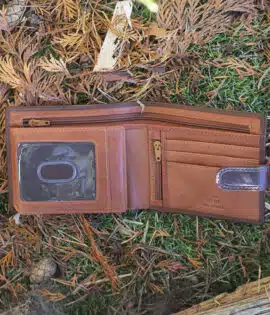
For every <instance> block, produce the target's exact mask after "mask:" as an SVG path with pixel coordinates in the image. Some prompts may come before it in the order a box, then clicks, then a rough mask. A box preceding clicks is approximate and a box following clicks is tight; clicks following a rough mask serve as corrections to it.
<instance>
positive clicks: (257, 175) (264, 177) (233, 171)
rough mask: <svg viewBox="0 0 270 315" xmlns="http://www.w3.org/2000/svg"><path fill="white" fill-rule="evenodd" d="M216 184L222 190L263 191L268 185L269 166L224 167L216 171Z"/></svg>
mask: <svg viewBox="0 0 270 315" xmlns="http://www.w3.org/2000/svg"><path fill="white" fill-rule="evenodd" d="M216 184H217V186H218V187H219V188H220V189H223V190H233V191H235V190H249V191H264V190H266V189H267V188H268V187H269V185H270V167H269V166H266V165H265V166H259V167H224V168H222V169H220V170H219V171H218V172H217V175H216Z"/></svg>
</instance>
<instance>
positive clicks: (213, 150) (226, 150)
mask: <svg viewBox="0 0 270 315" xmlns="http://www.w3.org/2000/svg"><path fill="white" fill-rule="evenodd" d="M166 148H167V151H177V152H188V153H199V154H207V155H217V156H226V157H234V158H245V159H246V158H248V159H256V160H258V159H259V158H260V150H259V148H254V147H243V146H240V145H231V144H220V143H212V142H203V141H193V140H171V139H168V140H167V141H166Z"/></svg>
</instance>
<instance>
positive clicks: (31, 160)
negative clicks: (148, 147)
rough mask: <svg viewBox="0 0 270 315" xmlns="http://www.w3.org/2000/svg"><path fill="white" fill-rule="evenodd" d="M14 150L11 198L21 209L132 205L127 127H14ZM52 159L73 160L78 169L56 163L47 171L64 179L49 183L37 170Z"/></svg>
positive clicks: (112, 208)
mask: <svg viewBox="0 0 270 315" xmlns="http://www.w3.org/2000/svg"><path fill="white" fill-rule="evenodd" d="M10 155H11V164H12V168H10V172H11V173H10V178H11V180H12V187H13V201H12V203H13V206H14V207H15V208H16V210H17V211H19V212H21V213H24V214H40V213H44V214H49V213H55V212H57V213H67V212H68V213H84V212H95V213H100V212H109V213H110V212H123V211H125V209H126V208H127V191H126V187H127V183H126V148H125V130H124V128H123V127H62V128H58V127H52V128H39V129H38V131H37V130H36V128H33V129H30V128H25V129H21V128H12V129H11V131H10ZM48 161H49V162H51V163H50V164H51V165H54V166H57V162H58V161H61V165H62V166H63V164H64V163H66V164H67V163H68V164H69V165H71V164H72V165H74V169H76V171H75V172H74V170H73V173H75V174H71V171H70V169H67V168H65V169H63V167H62V166H61V167H57V169H56V168H55V167H54V168H55V169H56V170H55V171H53V170H52V169H50V170H47V173H48V171H50V172H49V174H47V175H49V176H50V178H51V177H52V176H53V178H55V177H56V178H57V179H59V178H60V179H61V183H60V182H56V181H53V182H52V181H47V182H46V183H45V182H44V181H41V180H40V178H39V177H38V172H39V170H40V167H42V165H44V162H48ZM58 164H59V163H58ZM45 165H46V164H45ZM47 165H48V163H47ZM39 166H40V167H39ZM40 171H42V170H40ZM53 172H57V173H53ZM60 175H61V176H60ZM73 175H74V176H73ZM43 177H44V176H43ZM63 178H64V179H66V178H68V179H70V180H68V181H63ZM71 179H72V180H71ZM44 185H45V186H46V187H44ZM24 187H27V191H26V192H25V189H24V190H23V189H22V188H24Z"/></svg>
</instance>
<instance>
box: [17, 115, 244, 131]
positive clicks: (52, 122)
mask: <svg viewBox="0 0 270 315" xmlns="http://www.w3.org/2000/svg"><path fill="white" fill-rule="evenodd" d="M138 120H150V121H158V122H166V123H173V124H176V125H183V126H191V127H197V128H209V129H217V130H227V131H235V132H242V133H250V128H249V126H248V125H243V124H233V123H228V122H223V121H210V120H205V119H199V118H192V117H180V116H179V117H176V116H172V115H161V114H155V113H143V114H141V113H128V114H116V115H102V116H84V117H83V116H82V117H45V118H42V119H38V118H26V119H23V120H22V126H23V127H49V126H67V125H83V124H89V123H104V122H105V123H109V122H125V121H126V122H129V121H138Z"/></svg>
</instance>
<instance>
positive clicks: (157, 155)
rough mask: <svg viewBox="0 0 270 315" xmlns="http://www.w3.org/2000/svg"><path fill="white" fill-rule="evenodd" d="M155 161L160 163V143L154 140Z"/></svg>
mask: <svg viewBox="0 0 270 315" xmlns="http://www.w3.org/2000/svg"><path fill="white" fill-rule="evenodd" d="M153 147H154V153H155V159H156V161H157V162H161V142H160V141H158V140H156V141H154V142H153Z"/></svg>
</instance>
